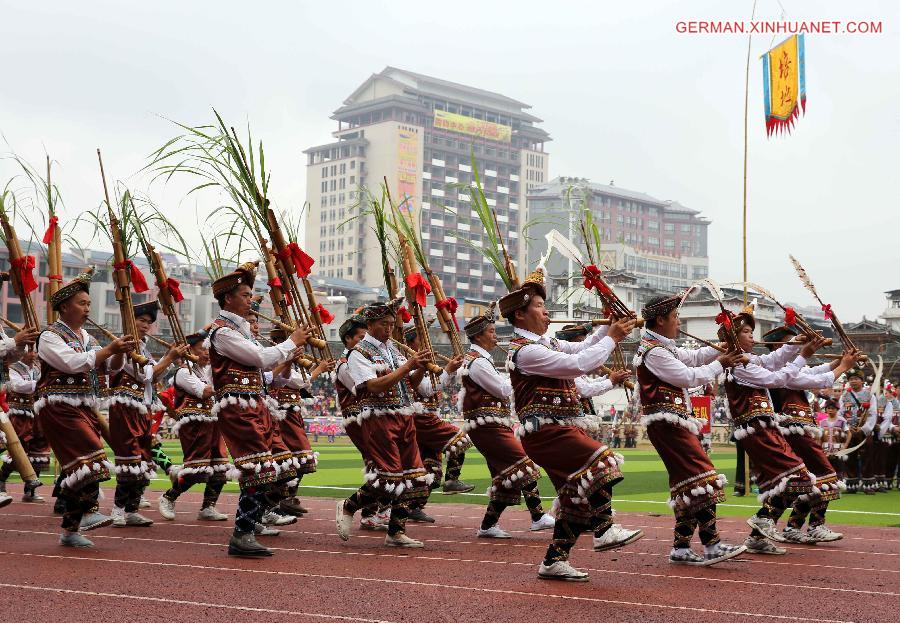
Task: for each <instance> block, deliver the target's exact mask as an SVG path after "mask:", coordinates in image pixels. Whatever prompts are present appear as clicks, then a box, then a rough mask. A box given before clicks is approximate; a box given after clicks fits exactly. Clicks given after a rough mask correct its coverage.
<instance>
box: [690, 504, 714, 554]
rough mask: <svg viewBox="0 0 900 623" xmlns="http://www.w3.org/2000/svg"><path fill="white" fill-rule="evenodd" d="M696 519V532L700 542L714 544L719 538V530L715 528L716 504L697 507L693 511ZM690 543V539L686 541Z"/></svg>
mask: <svg viewBox="0 0 900 623" xmlns="http://www.w3.org/2000/svg"><path fill="white" fill-rule="evenodd" d="M694 518H695V519H696V521H697V532H698V534H699V535H700V542H701V543H703V544H704V545H715V544H716V543H718V542H719V541H720V540H721V539H720V538H719V531H718V529H717V528H716V505H715V504H712V505H710V506H707V507H705V508H701V509H698V510H697V511H696V512H695V513H694ZM688 543H690V541H688Z"/></svg>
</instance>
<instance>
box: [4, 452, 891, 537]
mask: <svg viewBox="0 0 900 623" xmlns="http://www.w3.org/2000/svg"><path fill="white" fill-rule="evenodd" d="M163 447H164V449H165V451H166V453H167V454H168V455H169V457H170V458H171V459H172V461H173V462H175V463H179V462H180V461H181V446H180V445H179V443H178V441H174V440H169V441H166V442H164V446H163ZM314 449H315V450H317V451H318V452H320V455H319V471H318V472H316V473H315V474H310V475H307V476H305V477H304V478H303V482H302V484H301V487H300V495H301V496H325V497H339V496H344V495H348V494H349V492H351V491H353V490H355V489H356V488H357V487H358V486H359V485H360V484H361V483H362V461H361V460H360V457H359V453H358V452H357V451H356V448H354V447H353V446H352V445H350V443H349V442H348V440H347V439H346V438H341V437H339V438H338V441H337V442H336V443H334V444H329V443H327V442H325V438H324V437H320V443H318V444H315V448H314ZM620 452H622V454H623V455H624V456H625V464H624V465H623V466H622V468H623V471H624V473H625V480H624V481H623V482H622V483H620V484H619V485H617V486H616V487H615V490H614V497H613V501H614V506H615V508H616V509H617V510H619V511H621V512H641V513H654V514H660V515H668V514H670V512H671V511H670V510H669V507H668V506H667V505H666V500H667V499H668V479H667V477H666V471H665V468H664V467H663V464H662V461H660V460H659V457H658V456H657V455H656V453H655V452H654V451H653V449H652V448H646V449H645V448H637V449H628V450H620ZM110 456H112V455H111V454H110ZM712 459H713V461H714V462H715V465H716V467H717V468H718V470H719V471H720V472H722V473H724V474H725V475H726V476H728V479H729V481H731V480H732V479H733V477H734V466H735V455H734V449H733V448H731V447H717V448H714V450H713V454H712ZM15 478H16V476H13V480H14V479H15ZM462 479H463V480H464V481H466V482H469V483H471V484H474V485H475V490H474V491H473V492H472V493H470V494H466V495H440V494H439V493H435V494H434V495H432V496H431V499H430V502H431V503H440V502H466V503H474V504H486V503H487V497H486V496H485V495H484V492H485V491H486V490H487V488H488V485H489V483H490V477H489V475H488V470H487V466H486V465H485V462H484V459H483V458H482V456H481V455H480V454H479V453H478V452H477V451H476V450H475V449H474V448H473V449H471V450H469V451H468V452H467V453H466V462H465V465H464V466H463V472H462ZM43 480H44V482H47V483H49V482H51V480H52V476H50V475H47V474H45V475H44V477H43ZM105 484H106V485H107V486H112V484H113V483H112V481H110V482H107V483H105ZM167 485H168V480H167V479H164V478H163V477H162V474H160V475H159V476H158V477H157V478H156V479H155V480H154V481H153V484H152V489H153V490H155V491H164V490H165V489H166V487H167ZM195 488H197V489H199V487H195ZM540 490H541V495H543V496H545V497H547V498H552V497H553V496H554V491H553V486H552V484H551V483H550V479H549V478H547V477H546V476H544V477H542V478H541V480H540ZM225 491H231V492H236V491H237V485H236V484H235V483H232V482H229V483H228V485H227V486H226V488H225ZM731 491H732V487H731V486H730V485H729V486H728V499H727V500H726V502H725V503H724V504H720V505H719V506H718V510H719V514H720V515H723V516H738V517H748V516H750V515H751V514H752V513H753V512H755V511H756V509H757V508H758V504H756V496H755V495H750V496H746V497H734V496H733V495H732V494H731ZM47 495H48V493H47V492H46V489H45V497H46V496H47ZM828 518H829V519H828V521H829V523H834V524H859V525H870V526H892V527H900V491H896V490H893V491H890V492H888V493H879V494H878V495H872V496H870V495H863V494H862V493H857V494H855V495H845V496H844V497H843V498H841V499H840V500H837V501H836V502H832V503H831V505H830V506H829V508H828Z"/></svg>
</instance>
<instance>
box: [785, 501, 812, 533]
mask: <svg viewBox="0 0 900 623" xmlns="http://www.w3.org/2000/svg"><path fill="white" fill-rule="evenodd" d="M810 510H812V506H811V505H810V503H809V502H808V501H805V500H799V499H798V500H794V507H793V509H791V516H790V517H789V518H788V522H787V525H788V527H789V528H796V529H797V530H799V529H800V528H802V527H803V524H804V523H806V516H807V515H809V512H810Z"/></svg>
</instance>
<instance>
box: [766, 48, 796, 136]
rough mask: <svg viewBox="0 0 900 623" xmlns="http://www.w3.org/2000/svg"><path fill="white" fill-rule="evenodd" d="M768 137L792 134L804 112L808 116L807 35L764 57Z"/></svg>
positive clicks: (770, 51)
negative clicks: (805, 38) (781, 133)
mask: <svg viewBox="0 0 900 623" xmlns="http://www.w3.org/2000/svg"><path fill="white" fill-rule="evenodd" d="M762 61H763V100H764V101H765V107H766V135H768V136H771V135H772V133H773V132H775V133H776V134H777V133H779V132H787V133H790V131H791V128H793V127H794V120H795V119H796V118H797V117H799V116H800V111H801V110H802V111H803V113H804V114H805V113H806V53H805V50H804V40H803V35H794V36H792V37H790V38H789V39H787V40H785V41H783V42H782V43H780V44H778V45H777V46H775V47H774V48H772V49H771V50H769V51H768V52H766V53H765V54H763V57H762Z"/></svg>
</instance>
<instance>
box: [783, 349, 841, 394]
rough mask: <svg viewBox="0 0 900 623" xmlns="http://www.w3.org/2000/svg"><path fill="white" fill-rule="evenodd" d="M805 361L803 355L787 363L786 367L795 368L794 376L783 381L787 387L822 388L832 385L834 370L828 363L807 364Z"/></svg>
mask: <svg viewBox="0 0 900 623" xmlns="http://www.w3.org/2000/svg"><path fill="white" fill-rule="evenodd" d="M805 361H806V359H804V357H803V356H798V357H797V358H796V359H794V360H793V361H792V362H790V363H788V364H787V367H788V368H791V369H793V370H795V374H794V376H792V377H790V378H789V379H787V381H786V383H785V387H786V388H787V389H824V388H826V387H832V386H833V385H834V372H832V371H831V365H830V364H827V363H825V364H822V365H819V366H807V365H804V363H805Z"/></svg>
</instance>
